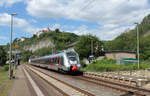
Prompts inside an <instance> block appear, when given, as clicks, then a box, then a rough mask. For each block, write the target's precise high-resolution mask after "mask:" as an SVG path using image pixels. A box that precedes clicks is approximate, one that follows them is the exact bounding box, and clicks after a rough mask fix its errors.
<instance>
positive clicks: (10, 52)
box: [9, 13, 17, 79]
mask: <svg viewBox="0 0 150 96" xmlns="http://www.w3.org/2000/svg"><path fill="white" fill-rule="evenodd" d="M14 15H17V13H12V14H11V30H10V31H11V32H10V50H9V78H10V79H11V59H12V33H13V16H14Z"/></svg>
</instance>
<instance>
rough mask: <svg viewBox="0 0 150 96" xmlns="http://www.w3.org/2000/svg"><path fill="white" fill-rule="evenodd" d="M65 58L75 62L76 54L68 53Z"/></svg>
mask: <svg viewBox="0 0 150 96" xmlns="http://www.w3.org/2000/svg"><path fill="white" fill-rule="evenodd" d="M67 57H68V59H69V60H71V61H76V60H77V54H76V53H75V52H68V53H67Z"/></svg>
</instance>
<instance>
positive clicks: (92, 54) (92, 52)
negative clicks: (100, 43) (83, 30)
mask: <svg viewBox="0 0 150 96" xmlns="http://www.w3.org/2000/svg"><path fill="white" fill-rule="evenodd" d="M91 55H93V40H92V38H91Z"/></svg>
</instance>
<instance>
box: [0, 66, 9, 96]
mask: <svg viewBox="0 0 150 96" xmlns="http://www.w3.org/2000/svg"><path fill="white" fill-rule="evenodd" d="M10 84H11V80H9V78H8V70H5V67H3V69H2V70H0V87H2V89H0V96H8V90H9V87H10Z"/></svg>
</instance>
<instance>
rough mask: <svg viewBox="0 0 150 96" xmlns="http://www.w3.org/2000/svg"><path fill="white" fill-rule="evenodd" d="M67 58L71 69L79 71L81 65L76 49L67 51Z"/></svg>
mask: <svg viewBox="0 0 150 96" xmlns="http://www.w3.org/2000/svg"><path fill="white" fill-rule="evenodd" d="M67 58H68V63H69V66H70V71H79V70H80V67H81V65H80V61H79V56H78V54H77V53H76V52H74V51H71V52H67Z"/></svg>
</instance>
